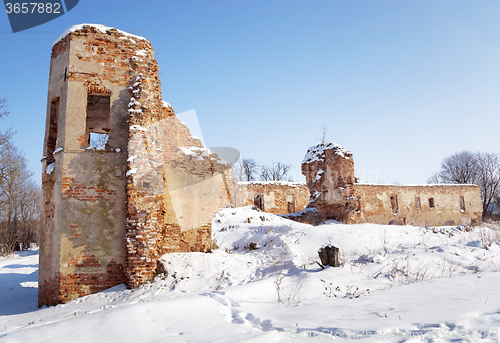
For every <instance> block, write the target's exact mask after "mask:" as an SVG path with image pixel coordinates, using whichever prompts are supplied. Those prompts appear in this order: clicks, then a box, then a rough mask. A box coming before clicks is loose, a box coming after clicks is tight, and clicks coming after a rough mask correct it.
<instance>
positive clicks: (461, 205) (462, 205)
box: [460, 195, 465, 212]
mask: <svg viewBox="0 0 500 343" xmlns="http://www.w3.org/2000/svg"><path fill="white" fill-rule="evenodd" d="M460 211H462V212H465V199H464V196H463V195H461V196H460Z"/></svg>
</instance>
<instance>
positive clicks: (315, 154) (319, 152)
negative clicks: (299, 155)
mask: <svg viewBox="0 0 500 343" xmlns="http://www.w3.org/2000/svg"><path fill="white" fill-rule="evenodd" d="M330 149H334V151H335V154H336V155H338V156H340V157H343V158H345V159H350V158H351V157H352V153H351V152H350V151H347V150H345V149H344V148H342V147H341V146H340V145H338V144H337V143H327V144H323V143H320V144H318V145H315V146H312V147H310V148H309V149H308V150H307V153H306V155H305V156H304V160H303V161H302V163H312V162H316V161H323V159H324V158H325V152H326V150H330Z"/></svg>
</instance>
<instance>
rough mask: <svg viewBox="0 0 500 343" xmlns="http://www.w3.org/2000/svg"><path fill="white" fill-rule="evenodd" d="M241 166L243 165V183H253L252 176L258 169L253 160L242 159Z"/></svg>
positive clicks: (253, 177) (253, 178)
mask: <svg viewBox="0 0 500 343" xmlns="http://www.w3.org/2000/svg"><path fill="white" fill-rule="evenodd" d="M242 165H243V175H244V180H245V181H254V180H255V176H254V174H255V173H256V172H257V170H258V169H259V166H258V165H257V162H255V160H253V159H246V158H244V159H243V161H242Z"/></svg>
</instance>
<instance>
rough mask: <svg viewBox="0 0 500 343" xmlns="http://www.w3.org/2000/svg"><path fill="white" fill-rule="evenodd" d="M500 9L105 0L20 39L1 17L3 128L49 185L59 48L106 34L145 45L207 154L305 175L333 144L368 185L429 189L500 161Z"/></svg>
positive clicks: (462, 4)
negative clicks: (51, 101)
mask: <svg viewBox="0 0 500 343" xmlns="http://www.w3.org/2000/svg"><path fill="white" fill-rule="evenodd" d="M498 18H500V2H498V1H480V2H475V1H469V0H468V1H459V0H453V1H411V0H409V1H383V0H377V1H374V0H370V1H363V0H358V1H347V0H344V1H335V0H328V1H315V0H313V1H291V0H286V1H253V0H248V1H242V0H240V1H238V0H232V1H166V0H165V1H141V2H137V1H94V0H80V2H79V4H78V5H77V6H76V7H75V8H74V9H73V10H72V11H70V12H68V13H67V14H65V15H63V16H62V17H60V18H57V19H55V20H53V21H51V22H49V23H46V24H44V25H41V26H38V27H35V28H33V29H30V30H27V31H24V32H20V33H16V34H13V33H11V30H10V26H9V23H8V18H7V15H6V13H5V12H2V13H1V14H0V39H1V43H2V48H1V54H0V56H1V57H0V58H1V63H0V76H1V81H0V98H1V97H6V98H7V99H8V101H9V111H10V112H11V114H10V116H9V117H7V118H4V119H1V120H0V130H2V131H3V130H5V129H6V128H8V127H12V128H13V129H14V130H16V131H17V134H16V135H15V142H16V144H17V145H18V146H19V147H20V148H21V149H22V150H23V151H24V152H25V154H26V157H27V159H28V160H29V166H30V169H32V170H33V171H34V172H35V173H36V175H35V178H36V179H37V180H39V179H40V178H41V176H40V172H41V163H40V158H41V157H42V145H43V136H44V130H45V115H46V113H45V109H46V102H47V84H48V74H49V63H50V52H51V46H52V43H53V42H54V41H55V40H56V39H57V38H58V37H59V36H60V35H61V34H62V33H63V32H64V31H65V30H66V29H67V28H68V27H70V26H71V25H74V24H80V23H99V24H104V25H107V26H113V27H117V28H119V29H121V30H123V31H127V32H131V33H134V34H138V35H141V36H144V37H145V38H147V39H148V40H149V41H150V42H151V43H152V44H153V47H154V48H155V54H156V58H157V60H158V63H159V65H160V79H161V81H162V90H163V99H164V100H165V101H168V102H169V103H170V104H171V105H172V107H173V108H174V110H175V111H176V112H177V113H181V112H184V111H188V110H192V109H194V110H196V113H197V116H198V120H199V122H200V126H201V128H202V130H203V135H204V138H205V141H206V143H207V145H208V146H228V147H233V148H236V149H238V150H240V151H241V153H242V156H243V157H245V158H253V159H255V160H256V161H257V162H258V163H260V164H270V163H271V161H272V160H275V161H281V162H285V163H289V164H292V165H293V167H294V168H293V173H292V176H295V179H296V180H301V178H300V177H301V176H300V164H301V161H302V159H303V157H304V155H305V153H306V151H307V148H308V147H310V146H312V145H315V144H317V143H319V141H320V139H321V135H322V129H321V128H322V125H325V126H326V127H327V128H328V132H327V135H326V139H327V140H328V141H332V142H336V143H338V144H340V145H342V146H343V147H344V148H346V149H348V150H350V151H352V152H353V153H354V161H355V168H356V174H357V176H360V177H361V179H362V181H368V182H381V183H384V182H385V183H393V182H397V183H401V184H405V183H425V182H426V180H427V178H428V176H429V175H430V174H431V173H433V172H435V171H437V170H439V166H440V163H441V161H442V159H443V158H445V157H446V156H449V155H451V154H453V153H455V152H459V151H462V150H466V149H467V150H471V151H491V152H495V153H500V144H499V143H500V135H499V128H500V125H499V124H500V119H499V118H500V116H499V111H500V96H499V95H500V63H499V61H500V44H499V43H500V21H499V20H498Z"/></svg>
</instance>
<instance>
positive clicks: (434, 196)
mask: <svg viewBox="0 0 500 343" xmlns="http://www.w3.org/2000/svg"><path fill="white" fill-rule="evenodd" d="M302 173H303V174H304V175H305V177H306V180H307V185H308V187H309V190H310V193H311V198H310V201H309V204H308V205H307V208H306V211H304V212H303V213H302V214H301V216H297V218H296V219H297V220H301V221H304V222H310V223H312V224H317V223H320V222H322V221H325V220H328V219H335V220H338V221H340V222H343V223H367V222H369V223H376V224H396V225H405V224H410V225H459V224H471V225H477V224H478V223H479V222H480V221H481V214H482V206H481V192H480V189H479V187H478V186H475V185H414V186H398V185H371V184H360V183H357V180H356V178H355V176H354V160H353V155H352V153H351V152H349V151H346V150H345V149H343V148H342V147H340V146H338V145H337V144H332V143H329V144H326V145H324V144H319V145H317V146H314V147H311V148H310V149H309V150H308V151H307V154H306V156H305V158H304V161H303V163H302Z"/></svg>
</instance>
